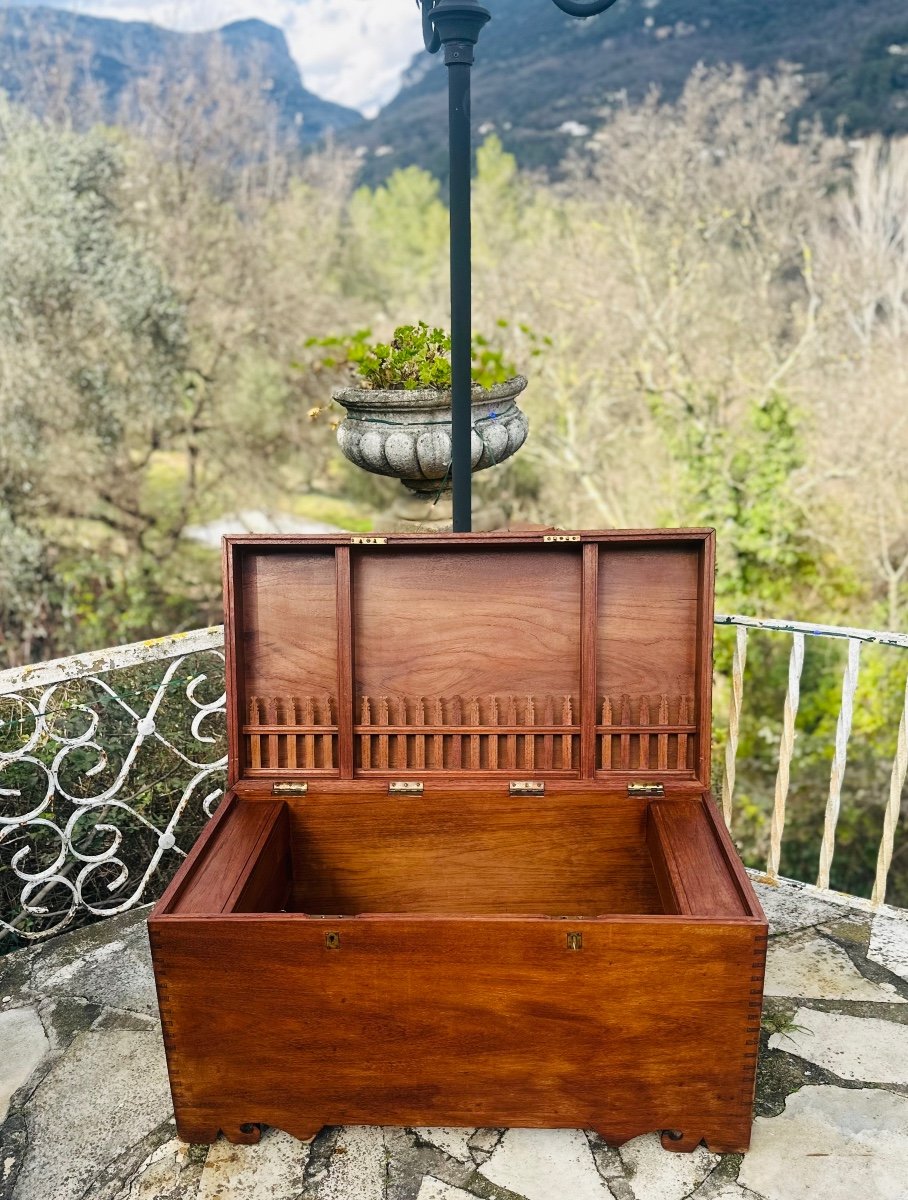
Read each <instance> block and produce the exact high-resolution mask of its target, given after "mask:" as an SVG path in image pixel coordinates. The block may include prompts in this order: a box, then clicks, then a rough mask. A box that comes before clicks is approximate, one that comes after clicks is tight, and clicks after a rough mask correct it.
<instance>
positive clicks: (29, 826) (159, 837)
mask: <svg viewBox="0 0 908 1200" xmlns="http://www.w3.org/2000/svg"><path fill="white" fill-rule="evenodd" d="M716 624H717V625H718V626H732V627H734V629H735V646H734V654H733V661H732V667H731V678H730V680H729V694H730V704H729V708H730V711H729V721H728V730H727V739H726V747H725V769H724V777H723V780H722V806H723V812H724V816H725V820H726V823H727V824H728V826H729V828H732V829H733V827H734V810H735V786H736V769H737V766H738V748H739V735H740V731H741V718H742V711H743V704H744V682H745V667H746V661H747V650H748V637H749V633H750V631H752V630H760V631H763V632H769V633H771V634H773V635H778V636H779V637H789V638H790V639H791V649H790V655H789V668H788V688H787V694H786V697H785V702H784V707H783V714H782V730H781V738H780V743H779V750H778V767H777V773H776V780H775V794H774V798H773V806H772V814H771V820H770V835H769V850H768V859H767V874H768V875H769V876H770V877H778V874H779V865H780V859H781V852H782V844H783V836H784V831H785V821H786V806H787V803H788V798H789V790H790V786H791V771H792V760H793V756H794V749H795V737H796V723H797V716H798V706H799V697H800V685H801V675H802V671H803V667H804V649H805V640H806V639H807V638H832V639H845V640H846V642H847V662H846V666H845V671H844V676H843V680H842V698H841V707H840V710H839V715H838V721H837V726H836V733H835V745H834V750H833V756H832V767H831V775H830V782H829V794H828V800H827V804H826V812H825V819H824V825H823V835H822V844H821V848H820V858H819V870H818V876H817V883H818V886H820V887H823V888H826V887H828V886H829V880H830V868H831V865H832V861H833V855H834V852H835V847H836V829H837V826H838V822H839V814H840V809H841V798H842V783H843V779H844V776H845V770H846V765H847V753H848V745H849V737H850V733H851V725H852V715H853V711H854V700H855V693H856V690H857V686H858V678H859V667H860V654H861V647H862V646H863V645H864V644H866V643H876V644H878V645H884V646H890V647H893V648H899V649H908V634H899V633H887V632H879V631H874V630H867V629H849V628H844V627H839V626H823V625H808V624H802V623H798V622H788V621H761V620H757V619H755V618H752V617H743V616H717V617H716ZM222 647H223V629H222V627H220V626H213V627H211V628H209V629H202V630H195V631H193V632H191V633H185V634H177V635H174V636H172V637H166V638H160V639H157V640H154V641H149V642H141V643H136V644H135V645H131V646H119V647H116V648H113V649H110V650H103V651H98V652H95V653H91V654H80V655H75V656H73V657H71V658H65V659H58V660H56V661H53V662H45V663H38V664H36V665H33V666H26V667H20V668H14V669H12V670H7V671H3V672H0V950H2V949H3V948H4V942H8V940H9V938H10V936H11V935H16V936H18V937H23V938H27V939H36V938H44V937H49V936H51V935H52V934H55V933H58V932H60V931H61V930H62V929H64V928H65V927H66V926H67V925H69V924H71V923H72V922H73V921H74V919H76V918H79V919H89V918H91V917H101V916H109V915H113V914H115V913H119V912H123V911H125V910H126V909H129V908H131V907H133V906H134V905H136V904H139V903H142V902H143V901H146V900H149V899H153V898H154V897H155V896H156V895H157V894H159V892H160V890H161V887H162V886H163V883H164V882H165V881H166V879H167V878H169V876H170V875H171V874H172V873H173V870H175V869H176V866H177V865H178V863H179V861H180V860H181V859H182V858H183V857H185V855H186V853H187V851H188V849H189V847H190V845H191V842H192V840H193V838H194V836H195V835H196V833H197V832H198V830H199V828H201V826H202V825H203V824H204V821H205V820H206V819H207V818H208V817H209V816H210V815H211V813H212V812H213V809H214V806H215V803H216V801H217V800H218V799H219V797H220V796H221V795H222V794H223V783H224V772H225V766H226V753H225V749H226V748H225V725H226V721H225V696H224V690H223V682H224V680H223V652H222ZM905 667H906V672H908V659H906V661H905ZM206 696H207V698H206ZM906 770H908V679H906V684H905V704H904V707H903V708H902V711H901V720H900V722H899V727H898V733H897V746H896V751H895V756H894V760H893V763H892V769H891V773H890V782H889V792H888V798H887V801H886V805H885V809H884V814H883V821H882V829H881V833H880V841H879V849H878V855H877V865H876V878H875V882H874V885H873V895H872V902H873V903H874V904H882V903H883V902H884V900H885V896H886V885H887V879H888V877H889V872H890V867H891V864H892V859H893V853H894V847H895V838H896V832H897V827H898V822H899V814H900V808H901V798H902V791H903V788H904V784H905V777H906ZM162 794H163V799H162V798H161V796H162ZM61 898H62V899H61Z"/></svg>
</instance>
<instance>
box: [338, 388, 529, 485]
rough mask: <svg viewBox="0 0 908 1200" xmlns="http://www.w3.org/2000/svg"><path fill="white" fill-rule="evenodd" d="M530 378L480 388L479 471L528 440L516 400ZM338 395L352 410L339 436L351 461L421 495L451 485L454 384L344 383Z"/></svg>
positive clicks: (473, 439)
mask: <svg viewBox="0 0 908 1200" xmlns="http://www.w3.org/2000/svg"><path fill="white" fill-rule="evenodd" d="M526 385H527V381H526V380H525V379H524V377H523V376H522V375H515V376H514V378H513V379H509V380H508V381H507V382H506V383H499V384H496V385H495V386H494V387H491V388H481V387H474V388H473V399H472V411H473V428H472V432H471V435H470V444H471V458H472V462H473V470H474V471H484V470H485V469H486V468H487V467H494V466H497V465H498V463H501V462H504V460H505V459H506V458H510V457H511V455H512V454H516V453H517V451H518V450H519V449H520V447H521V446H522V445H523V443H524V442H525V441H526V440H527V434H528V433H529V421H528V420H527V416H526V413H524V412H523V411H522V410H521V409H520V408H518V407H517V397H518V396H519V395H520V393H521V392H522V391H523V389H524V388H525V387H526ZM333 395H334V399H335V400H336V401H337V403H338V404H340V405H342V406H343V407H344V408H345V409H346V410H347V416H346V418H345V419H344V420H343V421H342V422H341V424H340V426H339V427H338V430H337V441H338V444H339V445H340V448H341V450H342V451H343V453H344V456H345V457H346V458H348V459H349V460H350V462H352V463H355V464H356V465H357V466H358V467H362V468H363V470H364V471H372V472H373V474H375V475H389V476H391V477H392V478H393V479H399V480H400V481H401V482H402V483H403V484H404V485H405V486H406V487H408V488H409V489H410V490H411V491H412V492H415V493H417V494H418V495H421V496H425V495H431V494H433V493H438V492H439V491H441V490H447V489H448V488H449V487H450V474H451V393H450V391H438V390H436V389H432V388H426V389H424V390H419V391H412V392H407V391H379V390H375V391H370V390H367V389H364V388H363V389H361V388H342V389H340V390H338V391H336V392H334V393H333Z"/></svg>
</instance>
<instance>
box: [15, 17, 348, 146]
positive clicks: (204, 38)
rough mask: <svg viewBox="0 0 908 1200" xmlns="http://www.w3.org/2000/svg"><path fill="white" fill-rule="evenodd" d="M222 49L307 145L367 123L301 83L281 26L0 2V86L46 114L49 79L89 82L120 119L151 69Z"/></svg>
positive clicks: (285, 128) (111, 118)
mask: <svg viewBox="0 0 908 1200" xmlns="http://www.w3.org/2000/svg"><path fill="white" fill-rule="evenodd" d="M218 47H222V48H223V49H225V50H226V51H227V52H228V53H229V54H230V55H231V57H232V59H233V62H234V64H235V65H236V67H237V74H238V77H239V78H243V77H244V76H248V74H249V64H250V63H254V64H255V67H256V69H257V70H258V71H260V73H261V77H262V81H263V84H264V88H265V90H266V93H267V96H268V98H269V99H270V100H271V102H272V103H273V105H274V108H275V110H276V113H277V118H278V126H279V128H280V129H281V130H282V132H284V133H285V134H288V135H289V136H291V137H292V138H293V139H294V140H296V141H298V142H299V143H301V144H303V145H308V144H311V143H313V142H315V141H317V140H319V139H321V138H322V137H324V136H325V135H326V134H328V133H339V132H341V131H343V130H347V129H350V128H351V127H352V126H355V125H359V124H361V123H363V120H364V118H363V117H362V114H361V113H359V112H358V111H357V110H356V109H352V108H345V107H344V106H343V105H340V104H335V103H333V102H332V101H329V100H324V99H322V98H321V97H320V96H317V95H315V93H314V92H310V91H309V90H308V89H307V88H306V87H305V86H304V84H303V81H302V77H301V75H300V71H299V68H298V67H297V65H296V62H295V61H294V59H293V57H292V55H291V54H290V50H289V47H288V45H287V40H286V37H285V36H284V33H283V31H282V30H281V29H279V28H278V27H277V26H275V25H270V24H269V23H268V22H266V21H262V20H260V19H259V18H257V17H251V18H243V19H240V20H237V21H231V22H229V23H228V24H226V25H224V26H222V27H220V28H218V29H214V30H210V31H207V32H182V31H179V30H173V29H166V28H165V27H164V26H161V25H157V24H155V23H154V22H151V21H121V20H119V19H114V18H109V17H94V16H88V15H86V14H84V13H77V12H72V11H71V10H69V9H62V8H50V7H46V6H42V5H34V6H33V5H4V6H0V89H3V90H4V91H6V92H7V93H8V94H9V96H10V98H11V99H13V100H14V101H18V102H20V103H23V104H25V105H26V106H27V107H29V108H31V109H33V110H36V111H39V112H40V111H41V108H42V100H43V93H44V91H45V90H46V81H47V79H48V78H53V77H54V76H56V77H57V78H58V79H60V78H62V76H63V75H64V73H65V74H66V76H67V79H68V82H67V81H64V82H63V84H62V87H63V88H64V89H65V88H66V87H69V88H71V89H75V88H76V87H78V86H84V85H85V84H86V83H90V84H91V85H92V86H93V88H94V90H95V93H96V96H97V100H98V103H99V106H100V111H101V116H102V118H103V119H104V120H105V121H108V122H110V123H116V122H117V121H118V120H121V119H123V114H124V112H128V110H129V107H130V99H131V96H132V93H133V92H134V90H135V88H136V87H137V86H138V84H139V83H140V81H142V80H144V79H146V78H148V77H149V76H150V74H151V72H152V71H155V70H157V71H160V72H162V73H163V76H164V77H165V78H167V77H169V76H172V77H173V78H174V80H175V79H176V78H177V77H178V75H179V73H180V71H181V69H182V68H184V67H185V66H186V65H187V64H190V68H191V64H192V63H193V62H203V61H204V60H205V58H206V56H207V55H208V54H210V53H211V52H213V51H214V50H215V49H217V48H218Z"/></svg>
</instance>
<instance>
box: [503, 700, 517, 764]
mask: <svg viewBox="0 0 908 1200" xmlns="http://www.w3.org/2000/svg"><path fill="white" fill-rule="evenodd" d="M505 724H506V725H510V726H511V728H512V729H513V728H514V726H515V725H516V724H517V701H516V700H515V699H514V697H513V696H508V701H507V720H506V721H505ZM505 767H506V768H507V769H508V770H509V771H516V770H517V735H516V734H515V733H509V734H507V741H506V744H505Z"/></svg>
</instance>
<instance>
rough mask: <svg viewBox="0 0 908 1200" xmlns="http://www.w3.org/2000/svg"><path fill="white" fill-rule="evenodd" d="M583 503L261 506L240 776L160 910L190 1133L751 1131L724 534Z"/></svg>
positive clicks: (737, 1144) (172, 1061) (623, 1135)
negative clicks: (716, 666)
mask: <svg viewBox="0 0 908 1200" xmlns="http://www.w3.org/2000/svg"><path fill="white" fill-rule="evenodd" d="M576 537H577V540H576V541H570V542H563V541H562V542H557V543H554V544H551V543H546V542H545V540H544V538H545V533H544V531H542V532H532V533H519V534H491V535H456V536H455V535H445V536H443V537H438V536H434V535H427V536H423V535H411V536H400V537H397V536H390V537H389V538H388V539H387V542H386V544H384V545H380V546H361V545H358V544H356V541H355V539H353V538H348V537H343V536H338V537H330V538H267V539H262V538H247V537H242V538H232V539H229V540H228V542H227V544H226V545H225V554H224V587H225V607H226V615H225V620H226V625H225V639H226V665H227V688H228V743H229V754H228V756H229V765H228V775H229V779H230V783H231V791H230V792H229V794H228V796H227V797H226V798H225V800H224V801H223V802H222V806H221V808H220V809H219V811H218V813H217V814H216V815H215V817H214V818H213V820H212V822H211V823H210V825H209V826H208V827H207V828H206V830H205V831H204V832H203V834H202V836H201V837H200V839H199V840H198V842H197V844H196V846H195V847H194V849H193V851H192V852H191V853H190V855H189V857H188V859H187V861H186V863H185V864H184V866H183V868H182V869H181V871H180V872H179V873H178V875H177V877H176V878H175V879H174V881H173V883H172V884H171V886H170V887H169V888H168V889H167V892H166V893H165V895H164V897H162V900H161V901H160V902H159V904H158V906H157V909H156V911H155V913H154V914H153V915H152V917H151V918H150V920H149V934H150V938H151V944H152V955H153V960H154V965H155V977H156V982H157V987H158V996H159V1002H160V1008H161V1018H162V1027H163V1031H164V1041H165V1048H166V1051H167V1059H168V1069H169V1072H170V1080H171V1090H172V1093H173V1099H174V1110H175V1114H176V1118H177V1124H178V1129H179V1132H180V1134H181V1136H182V1137H184V1138H186V1139H188V1140H199V1141H210V1140H213V1139H214V1137H216V1136H217V1133H218V1131H219V1130H223V1131H224V1132H225V1133H226V1134H227V1136H228V1137H229V1138H230V1139H231V1140H234V1141H255V1140H257V1138H258V1136H259V1132H260V1131H259V1128H258V1124H259V1123H267V1124H274V1125H277V1126H279V1127H281V1128H283V1129H285V1130H288V1131H289V1132H291V1133H294V1134H296V1135H298V1136H309V1135H310V1134H312V1133H314V1132H315V1131H316V1130H317V1129H318V1128H319V1127H320V1126H321V1125H323V1124H325V1123H337V1124H341V1123H343V1124H358V1123H380V1124H406V1125H467V1126H500V1125H518V1126H521V1125H522V1126H561V1125H563V1126H570V1127H577V1126H583V1127H586V1128H592V1129H596V1130H598V1131H599V1132H600V1133H601V1134H602V1135H603V1136H604V1137H605V1138H606V1139H607V1140H608V1141H609V1142H612V1143H620V1142H622V1141H624V1140H627V1139H628V1138H631V1137H635V1136H637V1135H638V1134H640V1133H644V1132H648V1131H650V1130H653V1129H656V1130H663V1131H666V1130H668V1131H675V1133H674V1134H673V1135H672V1136H669V1135H668V1134H664V1135H663V1144H664V1145H665V1146H666V1148H667V1149H672V1150H690V1149H693V1147H694V1146H695V1145H697V1144H698V1143H699V1142H700V1141H701V1139H705V1141H706V1143H707V1145H708V1146H709V1147H710V1148H711V1149H713V1150H719V1151H721V1150H729V1151H730V1150H735V1151H739V1150H745V1149H746V1148H747V1146H748V1144H749V1138H750V1123H751V1107H752V1102H753V1089H754V1081H755V1072H756V1056H757V1042H758V1036H759V1018H760V1009H761V996H762V982H763V970H764V961H765V952H766V937H767V927H766V921H765V918H764V916H763V913H762V911H761V910H760V907H759V904H758V902H757V900H756V897H755V896H754V893H753V888H752V886H751V884H750V882H749V879H748V877H747V875H746V873H745V871H744V870H743V867H742V865H741V863H740V860H739V859H738V857H737V854H736V852H735V849H734V846H733V844H732V842H731V839H730V837H729V835H728V832H727V830H726V829H725V827H724V825H723V824H722V822H721V820H719V818H718V817H717V814H716V810H715V807H714V805H713V803H712V801H711V799H710V797H709V795H708V783H709V751H710V687H711V647H712V604H713V569H714V537H713V534H712V533H711V532H710V531H707V530H671V531H646V530H633V531H609V532H602V533H599V532H583V533H580V534H579V535H576ZM414 778H415V779H418V780H419V782H420V783H421V784H422V785H423V792H422V794H420V795H415V796H406V795H396V794H389V785H390V784H391V783H392V782H394V781H396V780H398V781H399V780H401V779H409V780H413V779H414ZM532 779H536V780H541V781H543V782H544V783H545V794H544V795H541V796H526V795H511V794H510V792H509V783H510V782H514V781H521V780H532ZM641 779H642V780H645V781H649V782H659V783H661V784H662V785H663V788H664V792H665V795H664V798H638V797H632V796H629V795H627V793H626V789H627V786H628V785H629V784H630V783H632V782H639V781H640V780H641ZM278 781H290V782H298V783H302V782H305V783H306V784H307V786H308V792H307V794H306V795H302V796H299V797H293V798H288V799H286V800H282V799H278V798H276V797H274V796H273V795H272V794H271V789H272V786H273V785H274V784H275V783H276V782H278Z"/></svg>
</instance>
